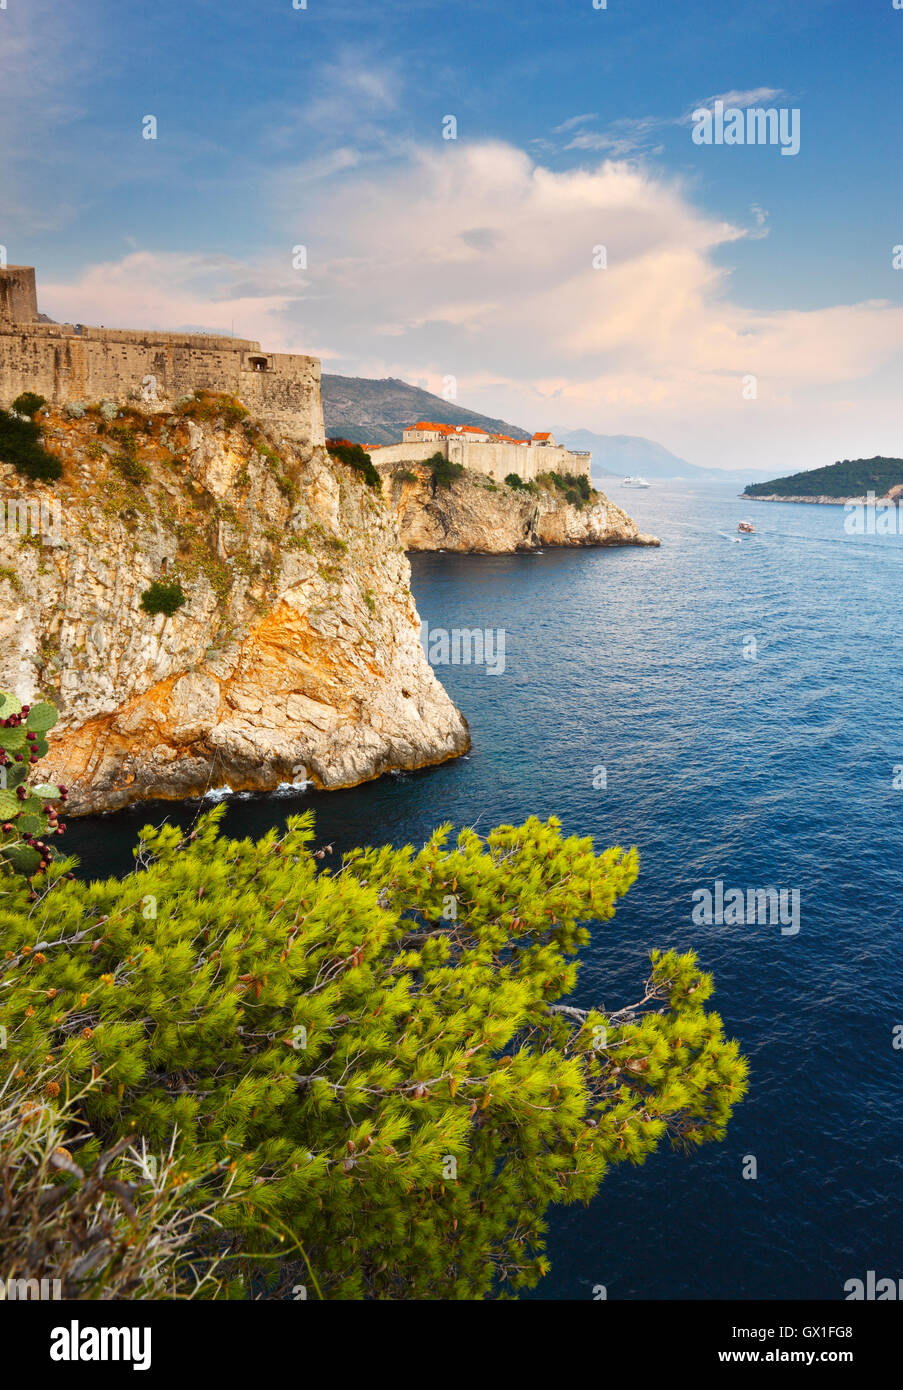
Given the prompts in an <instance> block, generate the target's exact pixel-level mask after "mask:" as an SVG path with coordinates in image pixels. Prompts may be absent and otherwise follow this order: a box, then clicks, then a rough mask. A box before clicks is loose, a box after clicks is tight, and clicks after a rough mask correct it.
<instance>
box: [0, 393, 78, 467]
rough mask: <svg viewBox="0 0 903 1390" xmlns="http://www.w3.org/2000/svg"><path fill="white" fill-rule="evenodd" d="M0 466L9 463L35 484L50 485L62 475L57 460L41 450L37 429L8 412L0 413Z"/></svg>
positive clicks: (40, 439)
mask: <svg viewBox="0 0 903 1390" xmlns="http://www.w3.org/2000/svg"><path fill="white" fill-rule="evenodd" d="M20 399H21V398H20ZM0 462H2V463H11V464H12V465H13V466H14V467H15V468H16V469H17V471H18V472H19V473H23V474H24V475H25V476H26V477H27V478H32V479H33V480H34V481H36V482H52V481H53V480H54V479H55V478H59V477H61V476H62V472H63V465H62V464H61V463H60V461H59V459H58V458H56V456H55V455H54V454H48V453H47V451H46V449H45V448H44V446H43V443H42V436H41V427H40V425H38V424H37V423H36V422H35V421H34V420H20V419H19V418H18V416H17V415H14V414H11V413H10V412H9V411H8V410H0Z"/></svg>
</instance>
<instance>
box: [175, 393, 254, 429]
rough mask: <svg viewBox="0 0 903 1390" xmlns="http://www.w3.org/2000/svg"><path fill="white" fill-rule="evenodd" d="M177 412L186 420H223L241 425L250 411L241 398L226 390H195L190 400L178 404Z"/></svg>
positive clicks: (227, 423) (225, 422) (228, 424)
mask: <svg viewBox="0 0 903 1390" xmlns="http://www.w3.org/2000/svg"><path fill="white" fill-rule="evenodd" d="M176 414H177V415H181V416H183V417H184V418H185V419H186V420H196V421H210V420H221V421H222V422H223V424H224V425H226V426H227V427H229V426H232V425H240V424H241V422H242V420H244V419H246V418H247V415H248V412H247V410H246V409H245V407H244V406H243V405H242V403H241V401H240V400H238V399H237V398H236V397H235V396H230V395H229V393H228V392H226V391H195V393H194V395H193V396H192V397H191V398H190V399H189V400H185V401H180V402H179V403H178V404H177V406H176Z"/></svg>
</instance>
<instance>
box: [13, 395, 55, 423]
mask: <svg viewBox="0 0 903 1390" xmlns="http://www.w3.org/2000/svg"><path fill="white" fill-rule="evenodd" d="M46 404H47V402H46V400H45V399H44V397H43V396H39V395H38V394H37V392H36V391H23V392H22V394H21V396H17V397H16V399H15V400H14V401H13V404H12V408H13V410H14V411H15V412H16V414H17V415H27V416H28V418H29V419H30V420H33V419H34V417H35V416H36V415H37V413H38V411H39V410H40V409H41V407H42V406H45V405H46Z"/></svg>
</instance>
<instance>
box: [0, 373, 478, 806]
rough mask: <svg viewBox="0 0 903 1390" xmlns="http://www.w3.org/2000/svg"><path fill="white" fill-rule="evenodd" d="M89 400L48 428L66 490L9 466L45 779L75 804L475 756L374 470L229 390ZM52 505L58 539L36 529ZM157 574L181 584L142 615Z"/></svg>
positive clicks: (11, 664)
mask: <svg viewBox="0 0 903 1390" xmlns="http://www.w3.org/2000/svg"><path fill="white" fill-rule="evenodd" d="M80 410H81V408H80V407H69V408H68V413H62V414H60V413H53V414H51V415H50V416H49V418H48V421H47V425H46V428H45V437H46V440H47V444H48V447H49V448H50V449H51V450H52V451H53V452H55V453H56V454H57V455H58V456H59V457H60V459H61V460H62V463H63V476H62V478H61V479H60V480H59V481H58V482H55V483H53V484H51V485H43V484H33V483H27V482H26V481H25V480H24V479H23V478H21V477H20V476H19V475H18V474H16V473H15V472H14V471H13V469H12V468H11V467H10V466H8V465H0V491H2V493H3V495H4V499H5V500H6V502H7V506H8V507H9V502H10V499H11V498H16V499H19V502H20V503H21V502H22V501H25V500H27V501H28V502H29V503H30V504H31V505H32V506H33V508H34V512H33V514H32V515H31V516H30V518H29V520H30V523H31V524H30V525H29V527H28V530H29V532H30V534H26V535H22V534H17V529H16V526H15V525H10V523H9V518H7V526H6V528H5V531H2V532H0V689H8V690H14V691H15V692H16V694H17V695H18V696H19V697H20V698H21V699H23V700H26V701H28V700H30V699H31V698H32V697H33V696H34V695H35V694H36V693H37V692H43V693H45V694H46V695H48V697H50V698H52V699H55V700H56V702H57V703H58V705H59V708H60V712H61V721H60V724H59V726H58V728H57V730H56V731H55V736H54V739H53V742H52V744H51V750H50V753H49V755H48V758H47V759H46V760H45V761H46V762H47V764H48V767H47V769H46V771H47V772H48V774H49V773H53V774H54V776H55V777H56V779H57V780H60V781H62V782H64V783H66V784H68V786H69V787H70V802H69V805H70V808H71V810H72V811H73V812H74V813H76V814H78V813H85V812H89V811H96V810H107V809H112V808H116V807H120V806H123V805H126V804H127V803H129V802H131V801H136V800H139V799H143V798H147V797H164V798H177V797H185V796H194V795H198V794H201V793H204V792H205V791H207V790H208V789H211V788H214V787H218V786H224V785H229V786H231V787H232V788H233V789H234V790H239V789H256V790H268V789H271V788H274V787H276V786H277V785H278V784H280V783H284V782H293V781H294V782H300V781H303V780H304V779H310V780H311V781H312V782H313V783H314V784H315V785H317V786H321V787H340V786H351V785H354V784H355V783H358V782H361V781H364V780H366V779H368V778H372V777H376V776H378V775H379V774H380V773H382V772H385V771H386V770H388V769H393V768H414V767H420V766H424V765H426V764H430V763H436V762H441V761H443V760H444V759H446V758H450V757H454V756H456V755H457V754H460V753H462V752H464V751H465V750H466V748H467V747H468V745H469V737H468V733H467V726H466V723H465V721H464V720H463V719H462V717H461V715H460V714H459V713H458V711H457V710H456V709H455V707H454V706H453V704H452V703H451V701H450V700H449V698H448V696H447V695H446V694H445V691H444V690H443V689H442V687H441V685H440V684H439V682H438V681H437V680H436V678H435V676H434V675H433V672H432V670H431V668H430V666H429V665H428V664H427V662H426V659H425V657H424V655H423V651H422V648H421V646H420V642H419V627H420V620H419V618H418V615H417V611H416V608H415V605H414V600H413V598H412V596H411V592H410V589H409V578H410V570H409V566H408V563H407V560H406V559H405V556H404V552H403V549H402V547H401V546H400V544H399V539H398V534H397V530H396V526H395V521H394V517H393V515H392V513H391V511H390V509H389V508H387V507H386V505H385V503H384V502H383V500H382V499H381V498H380V497H379V495H378V494H376V493H374V492H373V490H372V489H370V488H369V487H368V486H367V485H366V483H365V482H364V480H363V478H362V477H361V475H360V474H359V473H357V472H355V471H354V470H352V469H350V468H346V467H344V466H343V465H341V464H338V463H336V462H334V461H333V460H331V459H330V458H329V456H328V455H327V453H326V451H325V450H324V449H322V448H315V447H309V446H307V447H305V446H304V445H302V444H298V443H294V442H287V441H285V440H282V439H280V438H279V437H278V435H277V434H274V433H272V432H270V431H268V430H267V428H265V427H263V426H261V425H259V424H257V423H255V422H252V421H251V420H250V419H249V418H247V417H244V412H243V411H242V409H241V407H239V406H238V405H237V403H235V402H232V401H230V400H229V399H228V398H215V397H209V396H204V397H202V398H201V399H199V400H195V401H191V402H187V403H183V404H182V406H181V408H177V409H176V410H175V412H174V413H173V414H170V415H165V414H145V413H143V412H141V411H138V410H125V411H122V410H119V411H117V410H115V409H114V408H113V407H111V406H108V405H107V406H104V407H102V408H100V409H92V410H89V411H86V412H81V413H79V412H80ZM243 417H244V418H243ZM41 500H43V501H44V502H45V504H46V508H45V515H44V521H43V523H42V529H43V530H44V531H45V532H48V533H49V536H50V539H51V540H52V541H55V542H57V543H47V541H46V540H45V542H44V543H42V542H41V540H40V538H39V537H36V536H35V535H34V534H33V532H34V531H35V530H36V529H37V526H36V524H35V522H36V518H37V504H38V503H39V502H40V501H41ZM55 500H58V501H59V503H60V512H59V513H58V514H57V516H56V518H55V519H54V513H53V512H52V511H51V510H50V509H51V507H52V505H53V503H54V501H55ZM16 516H17V520H18V522H19V526H18V531H19V532H20V533H21V531H22V530H23V529H24V528H23V526H22V520H23V517H22V510H21V507H20V508H19V511H18V512H17V513H16ZM154 581H158V582H160V583H164V584H167V583H178V584H180V585H181V587H182V590H183V592H184V594H185V598H186V601H185V603H184V604H183V605H182V606H180V607H178V608H177V609H176V611H175V612H173V613H172V614H171V616H167V615H166V614H165V613H163V612H160V613H156V614H150V613H148V612H146V611H144V610H143V608H142V594H143V593H144V592H145V591H147V590H148V589H149V587H150V586H151V584H152V583H153V582H154Z"/></svg>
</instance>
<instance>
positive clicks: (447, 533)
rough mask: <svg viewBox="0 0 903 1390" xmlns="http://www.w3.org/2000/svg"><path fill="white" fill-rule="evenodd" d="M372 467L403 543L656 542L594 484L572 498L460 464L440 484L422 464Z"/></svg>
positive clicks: (448, 546)
mask: <svg viewBox="0 0 903 1390" xmlns="http://www.w3.org/2000/svg"><path fill="white" fill-rule="evenodd" d="M380 472H381V473H382V475H383V490H384V492H385V493H386V496H387V499H388V500H389V502H390V504H391V506H392V509H393V511H394V512H395V515H396V517H397V519H398V528H399V533H400V535H401V539H402V543H403V544H404V545H405V547H406V548H407V549H408V550H464V551H486V552H491V553H496V552H503V551H513V550H538V549H540V548H541V547H543V546H547V545H658V544H659V541H658V539H657V537H655V536H648V535H643V534H642V533H641V532H640V531H639V530H638V529H637V525H636V522H635V521H633V520H631V518H630V517H629V516H628V515H627V513H626V512H623V511H622V510H621V508H620V507H617V506H615V504H614V503H613V502H610V501H609V500H608V498H607V497H606V496H605V494H604V493H601V492H593V493H592V494H591V495H590V498H589V500H588V501H587V502H585V503H584V504H583V505H582V506H576V505H574V504H573V503H571V502H568V501H567V500H566V498H565V495H564V493H563V491H562V490H561V489H560V488H559V487H556V486H555V484H554V483H552V482H540V483H537V484H534V488H535V490H534V491H527V490H519V489H518V490H515V489H513V488H511V487H510V486H509V485H508V484H506V483H495V482H493V481H492V479H490V478H487V477H484V476H483V475H482V474H478V473H471V472H468V473H465V474H464V475H463V476H462V477H459V478H455V479H453V480H452V482H451V484H450V486H448V487H443V486H441V485H439V486H436V485H434V482H433V477H432V473H431V470H430V468H429V467H425V466H423V465H416V466H415V465H409V466H407V467H404V468H402V467H394V468H392V467H388V468H386V469H385V470H383V469H381V470H380Z"/></svg>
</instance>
